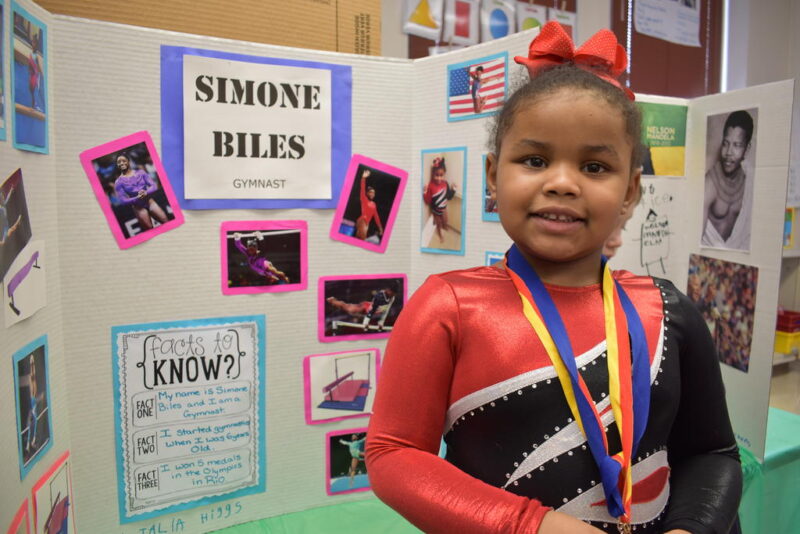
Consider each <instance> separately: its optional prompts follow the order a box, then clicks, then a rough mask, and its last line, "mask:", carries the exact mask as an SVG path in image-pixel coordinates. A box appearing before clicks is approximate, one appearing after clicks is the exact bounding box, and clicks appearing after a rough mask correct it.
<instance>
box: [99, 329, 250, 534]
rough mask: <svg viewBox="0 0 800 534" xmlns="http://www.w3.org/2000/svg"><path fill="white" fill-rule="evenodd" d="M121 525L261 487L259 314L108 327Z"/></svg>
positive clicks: (216, 500)
mask: <svg viewBox="0 0 800 534" xmlns="http://www.w3.org/2000/svg"><path fill="white" fill-rule="evenodd" d="M111 347H112V354H111V358H112V361H113V373H114V376H113V378H114V423H115V433H116V449H117V484H118V487H119V494H118V505H119V517H120V522H121V523H130V522H134V521H140V520H142V519H150V518H153V517H156V516H159V515H162V514H166V513H173V512H179V511H182V510H187V509H190V508H195V507H198V506H204V505H208V504H212V503H216V502H219V501H223V500H228V499H233V498H238V497H242V496H245V495H251V494H255V493H263V492H264V490H265V488H266V417H265V414H266V403H265V397H266V394H265V384H266V374H265V373H266V371H265V369H266V367H265V361H266V320H265V318H264V316H263V315H245V316H237V317H219V318H209V319H195V320H182V321H168V322H157V323H149V324H133V325H124V326H114V327H112V328H111Z"/></svg>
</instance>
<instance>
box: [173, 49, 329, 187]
mask: <svg viewBox="0 0 800 534" xmlns="http://www.w3.org/2000/svg"><path fill="white" fill-rule="evenodd" d="M183 112H184V113H183V132H184V194H185V196H186V198H188V199H329V198H331V194H332V193H331V184H330V182H331V179H330V176H331V120H332V106H331V72H330V70H328V69H320V68H312V67H299V66H290V65H276V64H264V63H252V62H248V61H235V60H229V59H219V58H212V57H203V56H194V55H188V54H187V55H185V56H184V57H183Z"/></svg>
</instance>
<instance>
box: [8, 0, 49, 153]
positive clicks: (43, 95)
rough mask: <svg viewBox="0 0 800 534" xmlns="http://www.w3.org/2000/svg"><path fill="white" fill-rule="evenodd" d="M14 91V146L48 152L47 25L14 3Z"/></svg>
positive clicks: (12, 55) (10, 51) (12, 12)
mask: <svg viewBox="0 0 800 534" xmlns="http://www.w3.org/2000/svg"><path fill="white" fill-rule="evenodd" d="M11 22H12V24H11V28H12V30H11V34H10V36H11V39H10V47H9V53H10V55H11V57H12V59H13V60H12V61H11V94H12V99H11V100H12V101H13V103H14V119H13V141H14V148H17V149H19V150H27V151H29V152H40V153H42V154H47V153H49V151H50V146H49V142H48V137H49V135H48V128H49V120H48V116H49V109H48V102H47V46H48V41H47V26H46V25H45V24H44V23H43V22H41V21H40V20H39V19H37V18H36V17H34V16H33V15H31V14H30V13H28V12H27V11H26V10H25V9H24V8H23V7H22V6H20V5H19V4H17V3H16V2H12V3H11Z"/></svg>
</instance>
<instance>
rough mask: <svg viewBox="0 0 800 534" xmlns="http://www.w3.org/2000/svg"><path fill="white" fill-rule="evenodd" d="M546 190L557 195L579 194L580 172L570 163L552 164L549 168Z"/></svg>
mask: <svg viewBox="0 0 800 534" xmlns="http://www.w3.org/2000/svg"><path fill="white" fill-rule="evenodd" d="M546 172H547V178H546V181H545V184H544V192H545V193H550V194H556V195H573V196H574V195H577V194H578V193H579V192H580V187H579V186H578V177H579V174H580V173H579V172H578V170H576V169H573V168H572V166H570V165H568V164H552V165H550V167H549V168H548V169H547V171H546Z"/></svg>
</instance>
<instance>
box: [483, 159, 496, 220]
mask: <svg viewBox="0 0 800 534" xmlns="http://www.w3.org/2000/svg"><path fill="white" fill-rule="evenodd" d="M481 176H482V177H483V178H482V180H481V190H482V191H483V197H482V199H481V201H482V203H481V218H482V219H483V220H484V221H491V222H500V215H499V214H498V213H497V200H496V199H494V198H492V192H491V191H489V184H487V183H486V154H484V155H483V156H481Z"/></svg>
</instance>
